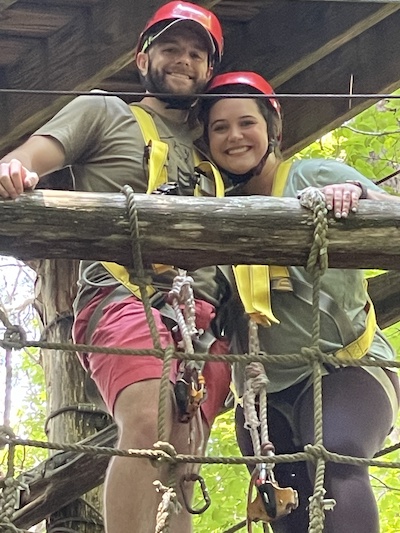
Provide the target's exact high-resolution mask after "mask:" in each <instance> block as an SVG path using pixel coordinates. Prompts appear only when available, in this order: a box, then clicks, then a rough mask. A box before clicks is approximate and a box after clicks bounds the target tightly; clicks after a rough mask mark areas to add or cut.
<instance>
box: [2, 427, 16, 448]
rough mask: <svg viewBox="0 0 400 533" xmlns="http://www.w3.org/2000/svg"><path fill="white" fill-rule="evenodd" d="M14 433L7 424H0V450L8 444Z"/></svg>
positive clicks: (13, 437)
mask: <svg viewBox="0 0 400 533" xmlns="http://www.w3.org/2000/svg"><path fill="white" fill-rule="evenodd" d="M15 437H16V435H15V433H14V432H13V430H12V429H11V428H10V427H9V426H0V450H1V449H3V448H4V447H5V446H7V445H8V444H10V441H11V440H12V439H15Z"/></svg>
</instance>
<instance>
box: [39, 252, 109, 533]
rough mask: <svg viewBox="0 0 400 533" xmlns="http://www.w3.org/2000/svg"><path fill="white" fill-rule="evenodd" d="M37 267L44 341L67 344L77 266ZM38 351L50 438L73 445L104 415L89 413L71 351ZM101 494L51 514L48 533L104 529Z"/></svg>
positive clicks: (50, 264)
mask: <svg viewBox="0 0 400 533" xmlns="http://www.w3.org/2000/svg"><path fill="white" fill-rule="evenodd" d="M36 266H37V268H36V271H37V274H38V279H37V284H36V290H37V295H36V298H37V300H36V301H37V306H38V309H39V312H40V315H41V317H42V320H43V325H44V335H43V336H44V338H45V339H46V340H47V341H49V342H52V341H55V342H66V343H67V342H71V325H72V311H71V309H72V307H71V306H72V301H73V298H74V296H75V292H76V289H75V288H76V280H77V266H78V264H77V262H73V261H59V260H48V261H41V262H40V263H38V264H37V265H36ZM42 355H43V366H44V370H45V377H46V390H47V416H48V418H47V424H46V427H47V436H48V438H49V440H50V441H53V442H60V443H63V442H65V443H75V442H77V441H79V440H82V439H84V438H86V437H88V436H90V435H92V434H93V433H95V432H96V431H97V430H98V429H102V427H104V424H105V423H107V422H108V420H109V419H108V417H107V416H106V415H101V416H99V415H98V414H96V413H95V412H92V414H90V410H89V407H90V404H88V402H87V400H86V398H85V391H84V370H83V368H82V366H81V365H80V363H79V360H78V358H77V356H76V354H75V352H70V351H55V350H44V351H43V354H42ZM85 407H86V410H85ZM101 493H102V486H100V487H98V488H96V489H94V490H92V491H91V492H90V493H88V494H86V495H85V498H79V499H78V500H76V501H74V502H73V503H71V504H69V505H67V506H66V507H63V508H62V509H60V510H59V511H57V512H56V513H54V514H52V515H50V517H48V519H47V526H48V531H52V532H53V531H58V529H57V528H58V527H60V531H62V530H63V529H62V528H70V529H72V530H74V531H79V532H82V533H103V531H104V529H103V526H102V518H101V514H100V513H101V511H102V494H101ZM85 502H88V504H89V505H87V504H86V503H85Z"/></svg>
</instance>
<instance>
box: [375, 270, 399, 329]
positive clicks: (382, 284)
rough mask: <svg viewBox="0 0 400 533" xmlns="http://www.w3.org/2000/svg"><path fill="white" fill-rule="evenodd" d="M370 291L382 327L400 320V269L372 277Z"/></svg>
mask: <svg viewBox="0 0 400 533" xmlns="http://www.w3.org/2000/svg"><path fill="white" fill-rule="evenodd" d="M368 292H369V294H370V296H371V299H372V301H373V302H374V306H375V311H376V317H377V321H378V325H379V327H380V328H381V329H383V328H388V327H389V326H392V325H393V324H395V323H396V322H399V321H400V271H394V270H393V271H390V272H385V273H384V274H381V275H379V276H375V277H374V278H370V279H369V282H368Z"/></svg>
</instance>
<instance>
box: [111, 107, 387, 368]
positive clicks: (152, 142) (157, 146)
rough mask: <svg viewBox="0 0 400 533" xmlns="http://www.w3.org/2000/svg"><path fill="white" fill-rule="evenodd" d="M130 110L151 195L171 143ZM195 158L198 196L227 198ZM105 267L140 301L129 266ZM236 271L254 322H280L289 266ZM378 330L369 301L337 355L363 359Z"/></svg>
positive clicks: (164, 174) (283, 172)
mask: <svg viewBox="0 0 400 533" xmlns="http://www.w3.org/2000/svg"><path fill="white" fill-rule="evenodd" d="M130 108H131V111H132V113H133V115H134V117H135V118H136V121H137V123H138V124H139V127H140V129H141V132H142V135H143V139H144V142H145V145H146V147H147V149H148V155H149V158H148V173H149V178H148V187H147V194H151V193H152V192H154V191H155V190H157V189H158V188H159V187H160V186H161V185H163V184H165V183H168V144H167V143H166V142H164V141H161V140H160V137H159V134H158V131H157V127H156V125H155V123H154V120H153V118H152V116H151V115H150V114H149V113H148V112H147V111H146V110H145V109H143V108H142V107H140V106H137V105H131V106H130ZM193 158H194V164H195V167H196V168H197V169H198V170H199V171H200V174H199V180H198V183H197V184H196V186H195V191H194V195H195V196H204V195H206V196H215V197H217V198H221V197H223V196H224V195H225V187H224V182H223V179H222V176H221V174H220V172H219V170H218V169H217V168H216V167H215V165H213V164H212V163H211V162H208V161H201V158H200V156H199V154H198V152H197V151H196V150H194V151H193ZM290 167H291V162H285V163H281V164H280V166H279V168H278V172H277V174H276V176H275V179H274V184H273V188H272V193H271V195H272V196H276V197H280V196H282V195H283V191H284V189H285V185H286V182H287V178H288V175H289V171H290ZM102 265H103V267H104V268H105V269H106V270H107V271H108V272H109V273H110V274H111V275H112V276H113V277H114V278H115V279H116V280H117V281H119V282H120V283H121V284H122V285H123V286H124V287H126V288H127V289H128V290H129V291H130V292H132V293H133V294H134V295H135V296H136V297H138V298H140V289H139V287H138V285H135V284H134V283H132V282H131V281H130V276H129V272H128V270H127V269H126V268H125V267H123V266H121V265H118V264H117V263H112V262H106V261H103V262H102ZM172 268H173V267H171V266H169V265H160V264H154V265H153V269H154V271H155V272H156V273H157V274H159V273H162V272H165V271H166V270H169V269H172ZM233 272H234V276H235V280H236V284H237V287H238V291H239V295H240V298H241V300H242V302H243V305H244V308H245V311H246V312H247V313H248V314H249V315H250V316H251V317H252V319H253V320H255V321H256V322H257V323H259V324H262V325H264V326H270V325H271V324H277V323H279V321H278V320H277V318H276V317H275V316H274V314H273V311H272V306H271V288H272V289H274V290H280V291H293V290H294V289H293V284H292V281H291V279H290V275H289V270H288V269H287V268H286V267H282V266H276V265H272V266H267V265H237V266H235V267H234V268H233ZM366 283H367V282H366ZM146 290H147V293H148V295H149V297H151V296H153V295H154V294H156V292H157V290H156V289H155V288H154V287H153V286H152V285H148V286H147V287H146ZM376 327H377V324H376V316H375V310H374V306H373V304H372V302H371V300H370V299H368V302H367V305H366V320H365V329H364V332H363V333H362V334H361V335H360V336H359V337H358V338H356V339H355V340H354V341H352V342H350V343H349V344H347V345H346V346H344V347H343V348H341V349H339V350H338V351H337V352H336V353H335V355H336V356H337V357H339V358H346V357H351V358H354V359H359V358H361V357H363V356H364V355H365V354H366V353H367V352H368V350H369V348H370V346H371V344H372V341H373V338H374V335H375V331H376Z"/></svg>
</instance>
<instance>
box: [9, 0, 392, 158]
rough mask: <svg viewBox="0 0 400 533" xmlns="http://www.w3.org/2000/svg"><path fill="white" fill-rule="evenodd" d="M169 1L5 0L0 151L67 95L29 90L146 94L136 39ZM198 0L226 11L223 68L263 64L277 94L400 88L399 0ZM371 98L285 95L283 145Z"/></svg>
mask: <svg viewBox="0 0 400 533" xmlns="http://www.w3.org/2000/svg"><path fill="white" fill-rule="evenodd" d="M164 3H165V2H164V1H163V0H158V1H152V2H149V1H148V0H113V1H112V2H110V1H109V0H0V89H1V91H2V92H0V116H1V120H0V155H1V154H4V153H6V152H7V151H9V150H10V149H11V148H12V147H13V146H15V145H16V144H18V143H20V142H21V140H22V139H23V138H24V137H26V136H27V135H28V134H29V133H31V132H32V131H34V130H35V129H36V128H37V127H39V126H40V125H41V124H42V123H43V122H44V121H46V120H47V119H48V118H50V117H51V116H52V115H53V114H54V113H55V112H56V111H57V110H58V109H59V108H60V107H61V106H62V105H63V104H64V103H65V102H66V101H67V100H66V98H67V97H65V96H61V95H51V94H32V93H30V92H29V91H32V90H42V91H70V90H77V91H79V90H89V89H92V88H94V87H96V88H102V89H106V90H110V91H133V92H136V91H140V90H141V88H140V84H139V77H138V73H137V71H136V68H135V66H134V64H133V61H132V60H133V57H134V51H135V44H136V41H137V38H138V35H139V33H140V31H141V29H142V28H143V26H144V24H145V21H146V20H147V19H148V17H149V16H150V15H151V14H152V12H153V11H154V10H155V9H156V8H157V7H159V6H161V5H163V4H164ZM196 3H198V4H201V5H204V6H206V7H209V8H211V9H213V10H214V11H215V13H216V14H217V15H218V16H219V17H220V20H221V22H222V25H223V28H224V33H225V42H226V48H225V50H226V52H225V55H224V59H223V65H222V68H223V70H233V69H235V70H241V69H246V70H256V71H257V72H259V73H260V74H262V75H264V76H265V77H266V78H267V79H269V81H270V82H271V83H272V85H273V86H274V87H275V89H276V92H277V93H278V94H279V93H281V94H287V93H288V94H301V93H303V94H306V93H312V94H314V93H318V94H321V93H323V94H334V93H340V94H346V93H349V89H350V80H353V92H354V93H355V94H360V93H362V94H365V93H367V94H375V93H387V92H389V91H392V90H394V89H396V88H398V87H399V86H400V55H399V54H398V28H400V3H399V2H398V1H397V0H396V1H392V2H382V1H380V0H369V1H354V2H349V1H346V0H336V1H325V0H319V1H312V0H264V1H261V0H258V1H257V0H204V1H198V2H196ZM15 90H18V91H21V92H13V91H15ZM23 91H28V92H26V93H25V92H23ZM371 102H372V101H371V100H370V101H368V100H366V99H358V98H353V99H352V100H351V102H349V99H346V98H343V99H342V98H341V99H339V98H323V99H322V98H300V99H299V98H288V97H286V98H284V97H283V98H281V103H282V105H283V109H284V115H285V128H284V148H285V150H286V151H287V152H288V153H293V152H295V151H296V150H298V149H300V148H302V147H303V146H305V145H306V144H308V143H309V142H310V141H312V140H313V139H315V138H317V136H319V135H321V134H322V133H324V132H326V131H329V130H330V129H332V128H333V127H335V126H337V125H339V124H340V123H342V122H343V121H344V120H346V119H348V118H350V117H352V116H354V115H355V114H356V113H358V112H359V111H361V110H362V109H364V108H366V107H367V106H368V105H369V104H370V103H371Z"/></svg>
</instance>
